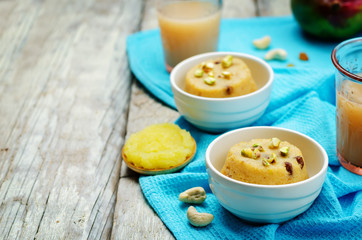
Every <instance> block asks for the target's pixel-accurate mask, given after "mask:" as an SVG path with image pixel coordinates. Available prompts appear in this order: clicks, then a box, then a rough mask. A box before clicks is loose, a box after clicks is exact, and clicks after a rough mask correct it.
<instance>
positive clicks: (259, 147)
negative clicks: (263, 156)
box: [253, 143, 264, 152]
mask: <svg viewBox="0 0 362 240" xmlns="http://www.w3.org/2000/svg"><path fill="white" fill-rule="evenodd" d="M253 148H257V149H258V150H259V151H260V152H264V148H263V146H262V145H260V144H259V143H254V144H253Z"/></svg>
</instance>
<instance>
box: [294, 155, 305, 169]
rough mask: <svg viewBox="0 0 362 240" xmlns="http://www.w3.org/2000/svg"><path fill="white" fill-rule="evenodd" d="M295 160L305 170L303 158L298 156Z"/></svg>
mask: <svg viewBox="0 0 362 240" xmlns="http://www.w3.org/2000/svg"><path fill="white" fill-rule="evenodd" d="M295 159H296V160H297V162H298V163H299V164H300V168H301V169H303V167H304V161H303V158H302V157H301V156H296V157H295Z"/></svg>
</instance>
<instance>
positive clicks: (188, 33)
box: [157, 0, 222, 72]
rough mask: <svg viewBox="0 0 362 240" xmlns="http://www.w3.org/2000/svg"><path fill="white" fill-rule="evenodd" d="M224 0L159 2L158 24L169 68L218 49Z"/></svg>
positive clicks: (166, 0)
mask: <svg viewBox="0 0 362 240" xmlns="http://www.w3.org/2000/svg"><path fill="white" fill-rule="evenodd" d="M221 6H222V1H221V0H198V1H196V0H159V1H158V2H157V16H158V23H159V26H160V30H161V39H162V45H163V53H164V58H165V64H166V69H167V71H168V72H171V70H172V68H173V67H175V66H176V65H177V64H178V63H179V62H181V61H182V60H184V59H186V58H189V57H191V56H194V55H197V54H200V53H205V52H213V51H216V50H217V45H218V39H219V29H220V18H221Z"/></svg>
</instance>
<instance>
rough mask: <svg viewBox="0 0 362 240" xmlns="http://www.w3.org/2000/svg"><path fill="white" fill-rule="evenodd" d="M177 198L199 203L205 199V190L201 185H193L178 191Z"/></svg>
mask: <svg viewBox="0 0 362 240" xmlns="http://www.w3.org/2000/svg"><path fill="white" fill-rule="evenodd" d="M178 199H179V200H180V201H181V202H184V203H196V204H201V203H203V202H204V200H205V199H206V192H205V190H204V189H203V188H202V187H194V188H190V189H188V190H186V191H184V192H183V193H180V195H179V198H178Z"/></svg>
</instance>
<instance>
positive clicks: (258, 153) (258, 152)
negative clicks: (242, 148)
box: [252, 148, 260, 159]
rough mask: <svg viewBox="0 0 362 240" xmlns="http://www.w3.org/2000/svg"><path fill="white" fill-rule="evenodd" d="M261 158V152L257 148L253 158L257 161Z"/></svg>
mask: <svg viewBox="0 0 362 240" xmlns="http://www.w3.org/2000/svg"><path fill="white" fill-rule="evenodd" d="M259 157H260V151H259V150H258V149H257V148H255V149H254V151H253V153H252V158H254V159H257V158H259Z"/></svg>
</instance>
